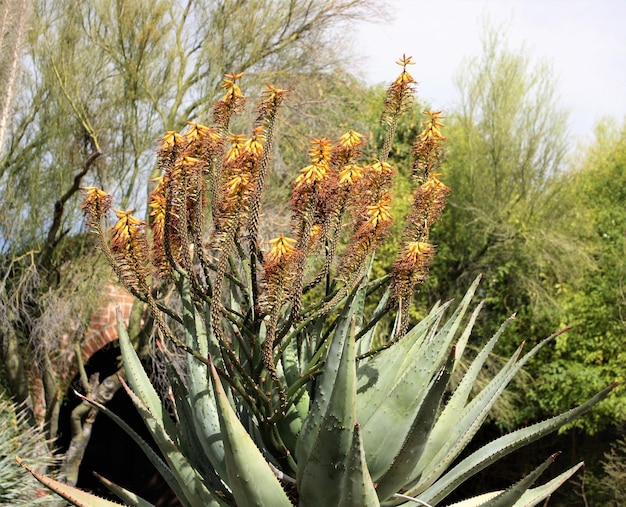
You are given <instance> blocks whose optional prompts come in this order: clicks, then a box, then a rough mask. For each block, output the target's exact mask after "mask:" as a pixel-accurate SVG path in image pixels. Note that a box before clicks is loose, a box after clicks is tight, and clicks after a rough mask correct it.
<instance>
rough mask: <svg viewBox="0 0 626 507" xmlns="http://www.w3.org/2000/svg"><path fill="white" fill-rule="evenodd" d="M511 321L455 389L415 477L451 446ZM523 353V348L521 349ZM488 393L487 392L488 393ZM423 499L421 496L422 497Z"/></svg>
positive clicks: (490, 343) (497, 333) (476, 360)
mask: <svg viewBox="0 0 626 507" xmlns="http://www.w3.org/2000/svg"><path fill="white" fill-rule="evenodd" d="M475 316H476V312H474V315H473V316H472V317H473V318H474V317H475ZM473 318H472V319H470V324H471V323H473ZM510 322H511V320H510V319H509V320H507V321H506V322H505V323H504V324H503V325H502V326H500V329H499V330H498V331H497V332H496V333H495V334H494V336H493V337H492V338H491V340H489V342H488V343H487V344H486V345H485V346H484V347H483V348H482V350H481V351H480V352H479V353H478V355H477V356H476V357H475V358H474V360H473V361H472V364H471V365H470V366H469V368H468V369H467V371H466V372H465V375H464V376H463V378H462V379H461V382H460V383H459V385H458V386H457V388H456V389H455V391H454V393H453V394H452V396H451V397H450V399H449V400H448V402H447V403H446V406H445V407H444V409H443V411H442V412H441V415H440V416H439V417H438V418H437V422H436V424H435V426H434V428H433V431H432V433H431V435H430V437H429V439H428V444H427V449H426V450H425V451H424V457H423V458H422V460H421V463H420V467H419V468H418V469H417V470H416V472H415V475H416V476H417V475H418V474H419V473H421V472H422V470H423V467H426V466H427V464H428V463H430V462H432V461H433V458H434V455H435V453H437V452H438V451H440V450H441V449H443V448H444V447H445V446H446V444H449V443H450V442H449V441H450V438H451V433H452V428H455V427H456V426H457V425H458V424H459V417H460V414H463V411H464V409H465V407H466V403H467V400H468V398H469V395H470V393H471V390H472V387H473V386H474V383H475V382H476V379H477V378H478V374H479V373H480V370H481V368H482V367H483V365H484V363H485V361H486V359H487V357H488V356H489V354H490V353H491V351H492V350H493V347H494V346H495V344H496V342H497V341H498V339H499V338H500V336H501V335H502V333H503V331H504V330H505V329H506V327H507V326H508V325H509V324H510ZM519 350H520V351H521V348H520V349H519ZM516 357H517V355H515V356H514V358H513V359H511V360H510V361H509V365H512V364H513V362H514V361H515V358H516ZM504 370H505V369H503V371H502V372H501V377H500V378H501V379H502V380H504V375H505V373H504ZM492 386H493V388H496V387H497V386H498V382H496V381H495V379H494V382H492ZM486 392H487V391H485V393H486ZM485 402H488V399H487V398H485ZM466 421H467V423H468V424H469V423H471V422H472V421H471V416H470V417H468V418H467V419H466ZM420 497H421V495H420Z"/></svg>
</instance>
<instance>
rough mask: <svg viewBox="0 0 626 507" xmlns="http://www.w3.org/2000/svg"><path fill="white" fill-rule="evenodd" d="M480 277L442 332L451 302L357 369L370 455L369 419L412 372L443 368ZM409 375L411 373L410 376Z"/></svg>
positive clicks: (360, 407)
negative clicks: (442, 322) (440, 320)
mask: <svg viewBox="0 0 626 507" xmlns="http://www.w3.org/2000/svg"><path fill="white" fill-rule="evenodd" d="M479 280H480V278H477V279H476V280H475V281H474V283H473V284H472V286H471V287H470V289H469V290H468V291H467V293H466V295H465V296H464V297H463V300H462V301H461V303H460V304H459V306H458V307H457V308H456V310H455V312H454V313H453V315H452V316H451V317H450V318H449V319H448V320H447V321H446V322H445V324H444V325H443V326H442V328H441V329H440V330H439V331H436V328H437V323H438V322H439V319H440V318H441V316H442V314H443V312H444V311H445V309H446V308H447V307H448V306H449V303H447V304H446V305H443V306H437V307H435V308H433V310H432V311H431V312H430V313H429V315H428V316H427V317H426V318H424V319H423V320H422V321H421V322H419V323H418V324H417V325H416V326H415V327H413V328H412V329H411V330H410V331H409V332H408V333H407V334H406V335H405V336H404V337H403V338H402V339H401V340H400V341H399V342H397V343H395V344H394V345H392V346H391V347H389V348H388V349H386V350H383V351H382V352H381V353H379V354H378V355H377V356H375V357H374V358H373V359H371V360H370V361H367V362H366V363H364V364H362V365H360V366H359V369H358V371H357V379H358V385H357V392H358V420H359V423H360V424H361V425H362V427H363V434H364V438H365V442H366V454H367V455H368V456H369V454H370V450H371V449H369V448H368V445H367V436H366V431H367V424H368V421H369V419H370V418H371V417H372V416H373V415H374V414H376V413H378V411H379V409H380V406H381V405H383V404H385V403H388V402H389V398H390V395H389V393H390V392H391V391H392V390H393V388H394V386H395V385H396V384H397V383H399V382H406V380H407V379H408V380H409V381H411V374H410V373H409V371H411V370H415V369H416V368H417V370H418V371H419V370H420V369H421V368H427V369H430V370H431V371H432V372H433V375H434V372H437V371H438V370H439V369H440V368H441V366H442V363H443V361H444V360H445V357H446V355H447V352H448V350H449V349H450V345H451V343H452V341H453V340H454V338H455V335H456V331H457V330H458V328H459V326H460V325H461V321H462V319H463V316H464V315H465V312H466V311H467V308H468V306H469V304H470V303H471V300H472V297H473V295H474V292H475V291H476V288H477V287H478V282H479ZM407 374H408V375H407ZM405 375H407V377H406V378H405ZM431 376H432V375H431ZM429 380H430V379H429ZM413 392H416V389H413ZM418 395H419V394H418ZM409 424H410V422H409ZM387 426H389V424H388V425H387ZM385 430H386V429H385Z"/></svg>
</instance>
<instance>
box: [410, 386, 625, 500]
mask: <svg viewBox="0 0 626 507" xmlns="http://www.w3.org/2000/svg"><path fill="white" fill-rule="evenodd" d="M614 387H615V385H612V386H609V387H607V388H606V389H604V390H603V391H601V392H599V393H598V394H596V395H595V396H594V397H593V398H591V399H589V400H588V401H587V402H585V403H583V404H582V405H580V406H578V407H575V408H573V409H571V410H568V411H567V412H565V413H563V414H560V415H558V416H555V417H552V418H550V419H547V420H545V421H542V422H539V423H536V424H533V425H531V426H528V427H526V428H520V429H519V430H516V431H513V432H511V433H508V434H507V435H503V436H502V437H499V438H497V439H496V440H493V441H492V442H490V443H488V444H486V445H485V446H483V447H481V448H480V449H478V450H477V451H475V452H473V453H472V454H470V455H469V456H468V457H467V458H465V459H464V460H463V461H461V462H460V463H458V464H457V465H456V466H455V467H454V468H452V469H450V470H449V471H448V472H446V474H445V475H443V476H442V477H441V478H440V479H439V480H437V482H435V483H434V484H433V485H432V486H431V487H429V488H428V489H427V490H426V491H424V492H423V493H421V494H420V498H422V499H424V500H425V501H427V502H429V503H433V504H436V503H439V502H440V501H441V500H443V499H444V498H445V497H446V496H448V495H449V494H450V493H452V491H454V490H455V489H456V488H457V487H458V486H459V485H460V484H462V483H463V482H464V481H466V480H467V479H468V478H470V477H472V476H473V475H474V474H476V473H478V472H480V471H481V470H484V469H485V468H486V467H488V466H489V465H491V464H493V463H495V462H496V461H498V460H499V459H501V458H502V457H503V456H506V455H507V454H509V453H511V452H513V451H515V450H517V449H519V448H521V447H523V446H525V445H528V444H529V443H531V442H534V441H535V440H537V439H539V438H541V437H543V436H545V435H547V434H549V433H552V432H553V431H556V430H558V429H559V428H560V427H561V426H563V425H565V424H567V423H568V422H570V421H572V420H573V419H575V418H577V417H579V416H580V415H582V414H584V413H585V412H587V411H588V410H590V409H591V408H592V407H593V406H594V405H595V404H596V403H598V402H599V401H601V400H603V399H604V398H605V397H606V396H607V395H608V394H609V393H610V392H611V390H612V389H613V388H614Z"/></svg>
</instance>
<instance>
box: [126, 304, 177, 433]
mask: <svg viewBox="0 0 626 507" xmlns="http://www.w3.org/2000/svg"><path fill="white" fill-rule="evenodd" d="M117 332H118V337H119V343H120V351H121V352H122V360H123V363H124V370H125V371H126V378H127V379H128V382H129V384H130V386H131V387H132V389H133V392H134V393H135V394H136V395H137V396H138V397H139V399H140V400H141V401H142V403H143V405H144V406H145V407H146V408H147V410H148V411H150V413H151V414H152V415H153V417H154V418H155V419H156V420H158V421H159V424H160V425H162V426H163V428H165V431H167V432H168V434H169V435H170V438H171V439H172V440H174V441H176V440H177V439H178V430H177V429H176V426H175V424H174V421H172V419H171V417H170V416H169V415H168V414H167V412H166V411H165V410H164V409H163V405H162V404H161V399H160V398H159V395H158V394H157V392H156V390H155V389H154V386H153V385H152V383H151V382H150V379H149V378H148V375H147V374H146V371H145V370H144V369H143V365H142V364H141V361H140V359H139V356H138V355H137V352H136V351H135V348H134V347H133V344H132V343H131V341H130V337H129V336H128V331H127V330H126V326H125V324H124V321H123V320H122V319H121V318H120V316H119V314H118V316H117Z"/></svg>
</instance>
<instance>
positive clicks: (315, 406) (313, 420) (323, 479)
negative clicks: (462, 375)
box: [296, 296, 378, 507]
mask: <svg viewBox="0 0 626 507" xmlns="http://www.w3.org/2000/svg"><path fill="white" fill-rule="evenodd" d="M353 301H354V299H353V297H352V296H351V297H350V298H349V300H348V303H347V304H346V306H345V307H344V310H343V312H342V314H341V316H340V318H339V321H338V324H337V328H336V330H335V333H334V336H333V340H332V343H331V345H330V348H329V351H328V356H327V360H326V364H325V367H324V373H323V374H322V376H321V379H320V381H319V384H318V386H317V389H316V392H315V397H314V399H313V402H312V408H311V412H310V413H309V417H308V418H307V420H306V421H305V424H304V426H303V428H302V432H301V434H300V437H299V440H298V445H297V447H296V458H297V461H298V474H297V481H298V491H299V493H300V506H301V507H309V506H315V507H317V506H320V505H342V506H345V507H361V506H362V505H377V504H378V500H377V498H376V494H375V493H374V486H373V484H372V480H371V478H370V475H369V473H368V472H367V469H366V464H365V461H364V451H363V444H362V442H361V437H360V432H359V431H358V429H357V431H356V434H355V428H356V364H355V363H356V345H355V342H354V320H353V319H352V315H353V304H352V303H353Z"/></svg>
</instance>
